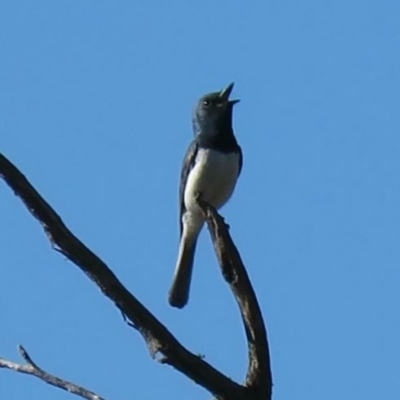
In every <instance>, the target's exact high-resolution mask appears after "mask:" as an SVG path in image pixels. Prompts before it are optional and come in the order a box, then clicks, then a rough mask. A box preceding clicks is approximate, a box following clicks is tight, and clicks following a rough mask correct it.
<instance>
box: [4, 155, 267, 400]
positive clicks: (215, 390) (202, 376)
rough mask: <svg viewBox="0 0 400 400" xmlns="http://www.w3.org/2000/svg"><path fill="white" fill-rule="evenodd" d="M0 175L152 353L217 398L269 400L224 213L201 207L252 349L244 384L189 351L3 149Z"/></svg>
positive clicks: (263, 352) (256, 326)
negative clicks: (73, 229)
mask: <svg viewBox="0 0 400 400" xmlns="http://www.w3.org/2000/svg"><path fill="white" fill-rule="evenodd" d="M0 177H1V178H3V179H4V181H5V182H6V183H7V185H8V186H9V187H10V188H11V189H12V190H13V191H14V193H15V194H16V195H17V196H18V197H19V198H20V199H21V200H22V201H23V203H24V204H25V206H26V207H27V209H28V211H29V212H30V213H31V214H32V215H33V216H34V217H35V218H36V219H37V220H38V221H39V222H40V224H41V225H42V227H43V229H44V231H45V233H46V235H47V236H48V238H49V240H50V242H51V244H52V246H53V248H54V249H55V250H57V251H59V252H61V253H62V254H63V255H65V256H66V257H67V258H68V259H69V260H71V261H72V262H73V263H74V264H76V265H77V266H78V267H79V268H80V269H81V270H82V271H83V272H84V273H85V274H86V275H87V276H88V277H89V278H90V279H91V280H92V281H93V282H94V283H95V284H96V285H97V286H98V287H99V288H100V290H101V291H102V292H103V294H104V295H105V296H106V297H108V298H109V299H110V300H111V301H113V303H114V304H115V305H116V307H118V309H119V310H120V311H121V312H122V314H123V315H124V317H125V318H126V319H127V320H128V321H129V325H131V326H132V327H134V328H135V329H137V330H138V331H139V332H140V334H141V335H142V337H143V338H144V340H145V342H146V344H147V346H148V348H149V350H150V353H151V355H152V356H153V357H155V356H156V355H157V354H159V355H160V356H161V357H160V359H161V361H162V362H163V363H166V364H169V365H171V366H172V367H174V368H175V369H177V370H178V371H180V372H181V373H183V374H185V375H186V376H187V377H189V378H190V379H192V380H193V381H194V382H196V383H198V384H199V385H201V386H203V387H204V388H205V389H207V390H208V391H209V392H211V393H212V394H213V395H214V396H216V397H217V398H218V399H223V400H261V399H262V400H270V398H271V386H272V383H271V381H272V380H271V371H270V365H269V352H268V343H267V339H266V334H265V327H264V324H263V321H262V317H261V312H260V309H259V306H258V303H257V300H256V297H255V294H254V291H253V289H252V287H251V284H250V281H249V279H248V276H247V273H246V270H245V268H244V266H243V263H242V261H241V259H240V256H239V253H238V252H237V249H236V247H235V246H234V244H233V242H232V239H231V238H230V236H229V233H228V231H227V229H226V226H225V224H224V223H223V220H222V219H221V217H220V216H219V215H218V214H217V213H216V212H215V211H213V210H212V209H211V208H210V207H207V205H204V206H203V209H204V211H205V215H206V218H207V222H208V226H209V228H210V231H211V234H212V238H213V242H214V247H215V249H216V253H217V257H218V259H219V261H220V264H221V267H222V272H223V274H224V276H225V279H226V280H227V281H228V283H229V284H230V287H231V289H232V291H233V293H234V295H235V298H236V300H237V302H238V304H239V307H240V310H241V314H242V319H243V322H244V325H245V330H246V336H247V340H248V349H249V368H248V372H247V377H246V380H245V383H244V385H241V384H238V383H236V382H234V381H233V380H231V379H229V378H228V377H227V376H226V375H224V374H223V373H221V372H220V371H218V370H217V369H216V368H214V367H213V366H211V365H210V364H208V363H207V362H206V361H204V360H203V359H202V358H201V357H199V356H197V355H195V354H193V353H192V352H190V351H189V350H187V349H186V348H185V347H184V346H183V345H182V344H181V343H180V342H179V341H178V340H177V339H176V338H175V337H174V336H173V335H172V334H171V332H169V330H168V329H167V328H166V327H165V326H164V325H163V324H162V323H161V322H160V321H159V320H158V319H157V318H156V317H155V316H154V315H153V314H152V313H151V312H150V311H149V310H148V309H147V308H146V307H144V306H143V305H142V304H141V303H140V302H139V301H138V300H137V299H136V298H135V297H134V296H133V295H132V294H131V293H130V292H129V291H128V290H127V289H126V288H125V287H124V286H123V285H122V283H121V282H120V281H119V280H118V278H117V277H116V276H115V274H114V273H113V272H112V271H111V270H110V269H109V268H108V266H107V265H106V264H105V263H104V262H103V261H102V260H101V259H100V258H99V257H98V256H97V255H96V254H94V253H93V252H92V251H91V250H90V249H89V248H87V247H86V246H85V245H84V244H83V243H82V242H81V241H80V240H79V239H78V238H77V237H76V236H75V235H73V234H72V232H71V231H70V230H69V229H68V228H67V227H66V225H65V224H64V223H63V221H62V220H61V218H60V217H59V215H58V214H57V213H56V212H55V211H54V210H53V208H52V207H51V206H50V205H49V204H48V203H47V202H46V201H45V200H44V199H43V197H42V196H41V195H40V194H39V193H38V192H37V191H36V189H35V188H34V187H33V186H32V185H31V184H30V183H29V181H28V180H27V179H26V178H25V176H24V175H23V174H22V173H21V172H20V171H19V170H18V169H17V168H16V167H15V166H14V165H13V164H12V163H11V162H10V161H9V160H8V159H7V158H6V157H5V156H4V155H2V154H1V153H0Z"/></svg>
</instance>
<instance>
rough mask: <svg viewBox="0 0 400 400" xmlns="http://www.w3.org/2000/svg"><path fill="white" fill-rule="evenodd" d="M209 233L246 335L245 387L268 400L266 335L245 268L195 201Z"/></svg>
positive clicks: (213, 216) (211, 213)
mask: <svg viewBox="0 0 400 400" xmlns="http://www.w3.org/2000/svg"><path fill="white" fill-rule="evenodd" d="M197 201H198V203H199V206H200V207H201V209H202V211H203V213H204V216H205V218H206V220H207V225H208V228H209V230H210V233H211V238H212V241H213V244H214V249H215V253H216V255H217V258H218V262H219V264H220V267H221V271H222V275H223V276H224V279H225V280H226V282H227V283H228V284H229V286H230V288H231V290H232V293H233V295H234V297H235V299H236V302H237V303H238V306H239V309H240V313H241V315H242V320H243V324H244V328H245V332H246V337H247V344H248V354H249V365H248V369H247V376H246V382H245V386H246V387H248V388H249V389H250V390H251V391H252V393H254V394H255V398H257V399H268V400H269V399H271V396H272V372H271V361H270V355H269V346H268V339H267V332H266V329H265V325H264V321H263V317H262V313H261V310H260V307H259V305H258V301H257V297H256V295H255V293H254V290H253V287H252V285H251V282H250V279H249V277H248V275H247V272H246V268H245V266H244V265H243V262H242V259H241V257H240V254H239V252H238V250H237V248H236V246H235V244H234V243H233V241H232V238H231V236H230V234H229V231H228V227H227V225H226V224H225V222H224V220H223V218H222V217H221V216H220V215H219V214H218V213H217V212H216V211H215V209H214V208H213V207H211V206H210V205H209V204H207V203H205V202H204V201H202V200H201V199H200V198H198V199H197Z"/></svg>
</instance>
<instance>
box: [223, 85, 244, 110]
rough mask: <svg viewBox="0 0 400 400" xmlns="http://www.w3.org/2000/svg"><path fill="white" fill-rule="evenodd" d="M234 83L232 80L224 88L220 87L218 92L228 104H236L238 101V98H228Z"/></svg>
mask: <svg viewBox="0 0 400 400" xmlns="http://www.w3.org/2000/svg"><path fill="white" fill-rule="evenodd" d="M233 86H234V83H233V82H232V83H231V84H230V85H228V86H227V87H226V88H225V89H222V90H221V92H220V93H219V97H220V98H221V99H222V100H223V101H226V102H229V103H230V104H232V105H233V104H236V103H239V101H240V100H229V95H230V94H231V92H232V89H233Z"/></svg>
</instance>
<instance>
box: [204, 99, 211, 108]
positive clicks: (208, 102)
mask: <svg viewBox="0 0 400 400" xmlns="http://www.w3.org/2000/svg"><path fill="white" fill-rule="evenodd" d="M210 104H211V101H210V100H203V106H204V107H208V106H209V105H210Z"/></svg>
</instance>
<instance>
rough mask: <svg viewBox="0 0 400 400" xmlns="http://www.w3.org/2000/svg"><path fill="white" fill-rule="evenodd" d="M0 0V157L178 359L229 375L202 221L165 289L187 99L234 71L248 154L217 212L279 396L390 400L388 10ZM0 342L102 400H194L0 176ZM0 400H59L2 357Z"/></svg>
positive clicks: (392, 210)
mask: <svg viewBox="0 0 400 400" xmlns="http://www.w3.org/2000/svg"><path fill="white" fill-rule="evenodd" d="M132 3H133V2H130V1H120V2H106V1H89V0H87V1H80V2H71V1H57V2H54V1H35V2H31V1H22V0H21V1H18V2H16V1H3V2H2V3H1V5H0V26H1V35H0V52H1V63H0V87H1V93H0V110H1V111H0V151H1V152H3V153H4V154H5V155H6V156H7V157H9V158H10V159H11V160H12V161H13V162H14V163H16V165H17V166H18V167H19V168H20V169H21V170H22V171H23V172H24V173H25V174H26V175H27V177H28V178H29V179H30V180H31V182H32V183H33V184H34V185H35V186H36V188H37V189H38V190H39V191H40V192H41V193H42V195H43V196H44V197H45V198H46V199H47V200H48V201H49V202H50V203H51V204H52V205H53V207H54V208H55V209H56V210H57V211H58V212H59V213H60V214H61V216H62V217H63V219H64V221H65V222H66V223H67V225H68V226H69V227H70V228H71V229H72V230H73V231H74V232H75V233H76V234H77V235H78V236H79V237H80V238H81V239H82V240H83V241H84V242H85V243H86V244H87V245H89V246H90V247H91V248H92V249H93V250H94V251H95V252H97V254H98V255H99V256H101V257H102V258H103V259H104V260H105V261H106V262H107V263H108V265H109V266H110V267H111V268H112V270H113V271H114V272H115V273H116V274H117V275H118V277H119V278H120V279H121V280H122V281H123V282H124V283H125V284H126V286H127V287H128V288H129V289H130V290H131V291H132V292H133V293H134V294H135V295H136V296H137V297H138V298H139V299H140V300H141V301H142V302H143V303H144V304H145V305H147V306H148V307H149V308H150V310H151V311H152V312H154V313H155V314H156V315H157V316H158V317H159V318H160V319H161V320H162V321H163V322H164V323H166V324H167V325H168V326H169V327H170V329H171V330H172V332H173V333H174V334H175V335H176V336H177V337H178V338H179V339H180V340H181V341H182V343H183V344H184V345H186V346H187V347H188V348H190V349H191V350H192V351H194V352H196V353H200V354H205V355H206V359H207V360H208V361H209V362H211V363H213V364H214V365H215V366H217V367H218V368H221V369H222V370H223V371H224V372H225V373H226V374H228V375H229V376H231V377H232V378H235V379H238V380H241V379H242V377H243V375H244V372H245V368H246V345H245V340H244V333H243V329H242V326H241V323H240V319H239V315H238V311H237V308H236V305H235V303H234V301H233V299H232V296H231V294H230V292H229V291H228V289H227V287H226V285H225V284H224V282H223V280H222V278H221V277H220V274H219V270H218V268H217V264H216V260H215V256H214V254H213V251H212V246H211V244H210V239H209V237H208V234H207V232H206V231H205V232H203V234H202V236H201V240H200V243H199V246H198V251H197V256H196V263H195V273H194V280H193V287H192V295H191V299H190V303H189V306H188V307H187V308H186V309H185V310H184V311H177V310H175V309H172V308H170V307H169V306H168V305H167V302H166V296H167V291H168V287H169V284H170V279H171V277H172V272H173V268H174V264H175V258H176V255H177V247H178V223H177V185H178V175H179V169H180V165H181V160H182V157H183V154H184V151H185V149H186V146H187V145H188V143H189V141H190V140H191V136H192V133H191V121H190V117H191V109H192V107H193V105H194V103H195V101H196V100H197V98H198V97H199V96H201V95H202V94H204V93H207V92H210V91H215V90H218V89H220V88H222V87H223V86H225V85H226V84H228V83H230V82H231V81H234V82H235V83H236V85H235V89H234V95H235V97H237V98H240V99H241V100H242V101H241V103H240V104H239V105H238V106H237V107H236V112H235V121H234V122H235V131H236V134H237V138H238V140H239V141H240V144H241V145H242V148H243V151H244V168H243V172H242V175H241V177H240V182H239V184H238V186H237V190H236V192H235V194H234V197H233V198H232V200H231V202H230V203H229V204H228V205H227V206H226V207H225V208H224V209H223V210H222V214H223V215H224V216H225V217H226V218H227V220H228V222H229V224H230V225H231V233H232V235H233V237H234V240H235V241H236V244H237V245H238V247H239V249H240V251H241V254H242V257H243V259H244V261H245V263H246V265H247V268H248V271H249V274H250V276H251V278H252V280H253V283H254V287H255V289H256V291H257V294H258V297H259V301H260V304H261V306H262V310H263V313H264V316H265V319H266V323H267V327H268V333H269V338H270V345H271V354H272V363H273V374H274V383H275V386H274V399H275V400H287V399H299V400H319V399H322V398H323V399H325V400H333V399H335V400H336V399H337V398H339V397H340V398H341V399H364V400H372V399H374V400H375V399H377V398H380V399H385V400H392V399H398V398H399V396H400V380H399V375H398V372H399V370H400V361H399V360H400V345H399V337H400V313H399V303H400V290H399V287H400V246H399V243H400V242H399V241H400V212H399V205H400V179H399V170H400V157H399V151H400V116H399V115H400V113H399V101H400V24H399V22H398V21H399V20H400V2H399V1H398V0H387V1H385V2H381V1H372V0H363V1H361V0H359V1H356V0H346V1H344V0H338V1H335V2H322V1H316V0H314V1H311V0H304V1H301V2H300V1H297V0H287V1H276V0H272V1H268V2H261V1H260V2H248V3H243V2H239V1H229V2H228V1H219V2H215V1H210V0H204V1H202V2H183V1H181V2H168V3H167V2H161V1H158V2H156V1H147V2H140V4H139V2H136V3H137V4H132ZM0 221H1V225H0V243H1V253H0V263H1V269H0V273H1V281H2V290H1V291H0V318H1V321H2V328H1V333H0V355H1V356H2V357H7V358H9V359H12V360H15V361H19V356H18V354H17V351H16V346H17V344H19V343H20V344H23V345H24V346H25V347H26V348H27V349H28V351H30V353H31V355H32V357H33V358H34V360H36V362H37V363H38V364H39V365H41V366H42V367H43V368H45V369H47V370H48V371H50V372H52V373H55V374H58V375H60V376H62V377H64V378H66V379H69V380H72V381H74V382H76V383H79V384H82V385H84V386H86V387H88V388H89V389H92V390H94V391H96V392H98V393H99V394H101V395H103V396H104V397H106V398H107V399H109V400H111V399H119V400H125V399H126V400H127V399H157V398H182V399H183V398H191V399H205V398H208V397H209V395H208V393H206V392H205V391H204V390H203V389H202V388H200V387H199V386H196V385H195V384H194V383H192V382H191V381H189V380H188V379H186V377H184V376H182V375H180V374H179V373H177V372H175V371H174V370H173V369H172V368H170V367H167V366H164V365H160V364H158V363H157V362H154V361H153V360H151V359H150V357H149V354H148V351H147V349H146V347H145V345H144V343H143V341H142V339H141V337H140V336H139V334H137V333H136V332H135V331H133V330H132V329H130V328H128V327H127V326H126V325H125V324H124V323H123V322H122V320H121V317H120V314H119V312H118V311H117V310H116V309H115V308H114V307H113V306H112V304H111V303H110V302H109V301H108V300H107V299H105V298H104V297H103V296H102V295H101V294H100V292H99V290H98V289H97V288H96V287H95V286H94V285H93V284H92V283H91V282H90V281H89V280H88V279H87V278H86V276H84V275H83V274H82V273H81V272H80V271H79V270H78V269H77V268H76V267H75V266H74V265H72V264H71V263H70V262H68V261H66V260H65V259H63V257H61V256H60V255H59V254H57V253H56V252H54V251H52V250H51V248H50V246H49V243H48V241H47V239H46V237H45V235H44V233H43V232H42V230H41V227H40V226H39V225H38V223H37V222H36V221H34V220H33V219H32V217H31V216H30V215H29V214H28V212H27V211H26V210H25V208H24V207H23V206H22V204H21V203H20V202H19V200H18V199H17V198H15V197H14V195H13V194H12V193H11V192H10V190H9V189H8V188H7V187H6V186H5V185H4V184H1V185H0ZM0 396H1V397H2V398H7V399H13V400H22V399H26V398H27V397H30V398H40V399H43V400H47V399H52V400H54V399H57V400H59V399H71V398H73V397H72V395H70V394H68V393H64V392H62V391H60V390H57V389H54V388H52V387H50V386H47V385H45V384H44V383H42V382H40V381H38V380H35V379H34V378H29V377H26V376H22V375H18V374H16V373H12V372H9V371H0Z"/></svg>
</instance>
